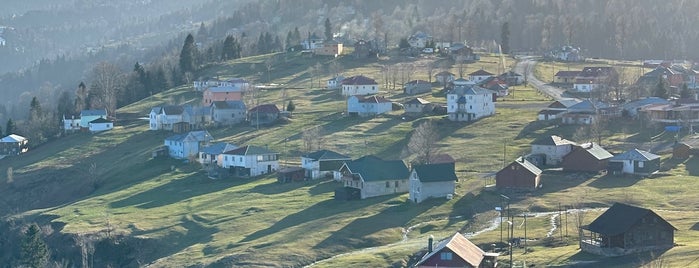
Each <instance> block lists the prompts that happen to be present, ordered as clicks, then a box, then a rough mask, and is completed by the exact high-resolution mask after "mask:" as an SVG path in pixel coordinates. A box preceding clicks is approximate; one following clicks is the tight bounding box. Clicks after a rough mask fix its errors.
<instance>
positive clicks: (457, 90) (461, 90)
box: [449, 85, 493, 95]
mask: <svg viewBox="0 0 699 268" xmlns="http://www.w3.org/2000/svg"><path fill="white" fill-rule="evenodd" d="M449 93H450V94H457V95H485V94H493V91H492V90H490V89H487V88H483V87H480V86H475V85H474V86H455V87H454V89H452V90H451V91H450V92H449Z"/></svg>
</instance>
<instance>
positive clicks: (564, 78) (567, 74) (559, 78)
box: [553, 71, 580, 84]
mask: <svg viewBox="0 0 699 268" xmlns="http://www.w3.org/2000/svg"><path fill="white" fill-rule="evenodd" d="M579 74H580V71H558V72H557V73H556V75H554V76H553V82H554V83H558V84H572V83H575V78H576V77H578V75H579Z"/></svg>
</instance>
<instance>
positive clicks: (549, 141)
mask: <svg viewBox="0 0 699 268" xmlns="http://www.w3.org/2000/svg"><path fill="white" fill-rule="evenodd" d="M574 145H576V143H575V142H572V141H569V140H566V139H564V138H561V137H559V136H556V135H551V136H547V137H544V138H541V139H538V140H535V141H534V142H532V155H543V156H544V157H542V158H541V159H542V162H543V163H534V164H536V165H538V166H542V165H544V166H545V165H550V166H555V165H558V164H560V163H561V161H562V160H563V157H564V156H566V155H567V154H569V153H570V151H571V150H572V149H573V146H574Z"/></svg>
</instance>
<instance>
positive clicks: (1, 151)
mask: <svg viewBox="0 0 699 268" xmlns="http://www.w3.org/2000/svg"><path fill="white" fill-rule="evenodd" d="M27 151H28V148H27V142H26V141H25V142H0V155H19V154H22V153H26V152H27Z"/></svg>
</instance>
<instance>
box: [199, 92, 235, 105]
mask: <svg viewBox="0 0 699 268" xmlns="http://www.w3.org/2000/svg"><path fill="white" fill-rule="evenodd" d="M242 99H243V93H242V91H240V90H236V91H229V92H212V91H211V90H205V91H204V96H203V97H202V100H201V102H202V104H203V105H204V106H209V105H211V103H213V102H214V101H230V100H242Z"/></svg>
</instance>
